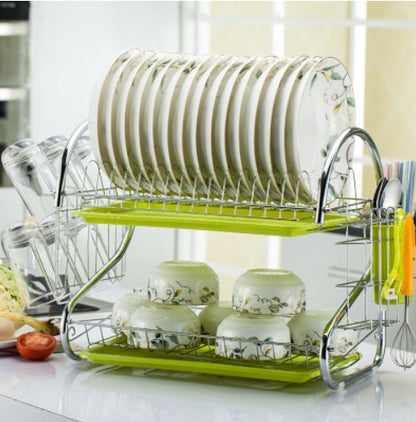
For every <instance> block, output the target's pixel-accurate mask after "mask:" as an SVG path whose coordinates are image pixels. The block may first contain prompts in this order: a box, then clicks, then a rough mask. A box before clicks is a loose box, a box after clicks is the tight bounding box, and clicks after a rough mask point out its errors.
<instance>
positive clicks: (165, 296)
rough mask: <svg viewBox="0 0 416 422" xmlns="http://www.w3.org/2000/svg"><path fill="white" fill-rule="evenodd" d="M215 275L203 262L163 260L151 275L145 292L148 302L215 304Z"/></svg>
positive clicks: (216, 289) (216, 297)
mask: <svg viewBox="0 0 416 422" xmlns="http://www.w3.org/2000/svg"><path fill="white" fill-rule="evenodd" d="M218 290H219V287H218V276H217V274H216V273H215V272H214V271H213V270H212V269H211V268H210V267H209V266H208V265H207V264H204V263H203V262H195V261H165V262H162V263H161V264H159V265H158V266H157V267H156V268H155V269H154V270H153V272H152V274H151V276H150V280H149V285H148V291H149V299H150V301H151V302H157V303H168V304H175V305H208V304H211V303H216V302H217V301H218V296H219V293H218Z"/></svg>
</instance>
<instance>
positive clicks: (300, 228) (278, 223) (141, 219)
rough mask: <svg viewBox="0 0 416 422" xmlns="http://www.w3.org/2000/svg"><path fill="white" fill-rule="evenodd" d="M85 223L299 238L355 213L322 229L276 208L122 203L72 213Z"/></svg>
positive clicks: (308, 216)
mask: <svg viewBox="0 0 416 422" xmlns="http://www.w3.org/2000/svg"><path fill="white" fill-rule="evenodd" d="M73 215H75V216H80V217H82V218H83V219H84V221H85V222H87V223H96V224H120V225H126V226H151V227H170V228H178V229H180V228H181V229H194V230H213V231H225V232H237V233H252V234H261V235H278V236H299V235H303V234H308V233H313V232H318V231H326V230H335V229H337V228H340V227H343V226H345V225H346V224H348V223H352V222H354V221H357V220H358V219H359V215H358V214H357V213H349V214H338V213H332V212H328V213H326V214H325V221H324V223H323V224H322V225H318V224H316V223H315V212H314V211H310V210H293V209H277V208H260V207H259V208H255V207H238V208H237V207H235V206H229V205H212V204H209V205H200V204H199V205H195V204H189V203H174V202H169V203H168V202H165V203H163V202H154V201H152V202H151V203H149V202H148V201H126V202H123V204H122V206H121V205H120V204H119V203H114V204H111V205H110V206H107V207H92V208H85V209H82V210H79V211H74V212H73Z"/></svg>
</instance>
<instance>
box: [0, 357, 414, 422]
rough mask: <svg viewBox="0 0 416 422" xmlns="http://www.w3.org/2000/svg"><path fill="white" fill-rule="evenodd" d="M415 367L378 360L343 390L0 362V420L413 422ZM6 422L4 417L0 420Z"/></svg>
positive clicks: (61, 363)
mask: <svg viewBox="0 0 416 422" xmlns="http://www.w3.org/2000/svg"><path fill="white" fill-rule="evenodd" d="M415 391H416V368H414V369H411V370H407V371H402V370H400V369H398V368H396V367H395V366H394V365H393V364H392V362H391V361H390V357H389V353H386V357H385V361H384V363H383V366H382V367H381V368H380V369H379V370H378V371H377V372H375V373H374V374H372V375H371V376H369V377H367V378H366V379H365V380H364V381H361V382H359V383H357V384H355V385H352V386H349V387H347V388H346V389H345V390H343V391H332V390H329V389H328V388H327V387H325V385H324V384H323V383H322V382H321V381H317V382H314V383H312V382H310V383H306V384H301V385H293V384H291V385H283V384H280V383H272V382H253V381H252V382H251V383H250V387H248V384H247V382H246V381H244V380H238V379H223V378H221V377H212V376H202V375H196V374H183V373H182V374H176V376H175V377H173V376H172V374H170V373H168V372H166V371H149V370H144V369H137V368H136V369H133V368H120V367H107V366H96V365H93V364H90V363H88V362H85V361H81V362H76V361H72V360H70V359H68V358H67V357H66V356H65V355H63V354H61V353H55V354H53V355H52V356H51V357H50V358H49V359H48V360H46V361H42V362H30V361H25V360H23V359H22V358H20V357H18V356H10V357H1V358H0V413H1V414H2V420H7V421H8V422H13V421H20V420H23V419H22V415H31V418H32V420H42V421H45V422H49V421H61V420H62V421H67V420H71V419H72V420H77V421H91V422H95V421H100V422H104V421H112V422H113V421H114V420H119V421H123V422H125V421H137V420H145V421H147V422H151V421H165V420H169V421H172V422H174V421H181V422H183V421H191V420H197V421H198V422H203V421H210V422H212V421H216V422H222V421H224V422H225V421H227V422H229V421H262V422H265V421H273V422H278V421H291V422H293V421H305V420H307V421H308V422H312V421H319V422H323V421H349V422H351V421H358V420H360V421H381V420H382V421H384V422H385V421H393V420H394V421H395V422H396V421H398V420H399V421H400V422H406V421H414V420H415V415H416V399H415V394H416V393H415ZM5 415H6V416H7V417H6V418H5V417H4V416H5Z"/></svg>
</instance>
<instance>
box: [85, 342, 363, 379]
mask: <svg viewBox="0 0 416 422" xmlns="http://www.w3.org/2000/svg"><path fill="white" fill-rule="evenodd" d="M207 347H208V346H205V348H207ZM203 349H204V348H202V349H201V350H202V351H203ZM79 356H80V357H81V358H83V359H88V360H90V361H91V362H93V363H96V364H101V365H113V366H127V367H138V368H149V369H159V370H169V371H179V372H196V373H200V374H210V375H221V376H229V377H240V378H251V379H259V380H269V381H282V382H291V383H304V382H307V381H310V380H312V379H315V378H317V377H319V376H320V375H321V371H320V369H319V364H318V358H317V357H308V362H306V357H305V356H301V355H297V356H292V357H291V358H286V359H281V360H280V361H276V362H272V361H271V362H264V361H263V362H258V361H243V360H232V359H226V358H220V357H215V358H213V357H210V358H208V359H207V360H204V358H203V357H200V356H197V354H196V355H194V356H193V355H191V354H183V355H181V354H179V353H167V352H163V351H158V350H152V351H150V350H145V349H131V348H121V347H118V346H103V345H100V346H94V347H91V348H90V349H88V350H85V351H82V352H81V353H80V354H79ZM360 358H361V354H359V353H355V354H352V355H351V356H348V357H346V358H343V359H340V360H338V361H337V362H336V364H335V365H334V369H342V368H346V367H349V366H351V365H352V364H354V363H355V362H357V361H358V360H359V359H360Z"/></svg>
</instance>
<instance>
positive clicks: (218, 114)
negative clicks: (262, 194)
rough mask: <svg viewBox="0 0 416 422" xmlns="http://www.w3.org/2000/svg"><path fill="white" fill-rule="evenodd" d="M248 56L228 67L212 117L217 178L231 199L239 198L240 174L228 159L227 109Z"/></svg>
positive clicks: (212, 142) (213, 154) (213, 149)
mask: <svg viewBox="0 0 416 422" xmlns="http://www.w3.org/2000/svg"><path fill="white" fill-rule="evenodd" d="M249 61H250V59H249V58H248V57H240V58H239V60H238V61H236V62H235V63H233V64H232V66H231V67H229V68H228V69H227V73H226V74H225V75H224V76H223V78H222V81H221V85H220V87H219V89H218V98H217V100H216V101H215V105H214V110H213V117H212V141H211V144H212V151H211V154H212V157H213V161H214V163H215V171H216V176H217V179H218V180H220V181H221V183H222V186H223V187H224V191H225V193H226V194H227V196H228V197H230V198H231V199H237V198H236V197H237V195H239V193H238V192H237V190H239V189H238V187H237V186H238V181H236V179H238V176H237V177H235V175H232V174H231V173H230V169H229V163H228V160H227V142H228V140H227V132H226V129H227V111H228V107H229V104H230V100H231V93H232V91H233V88H234V83H235V81H236V79H237V77H238V75H239V73H240V70H241V69H242V68H243V66H245V65H246V64H247V63H249Z"/></svg>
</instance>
